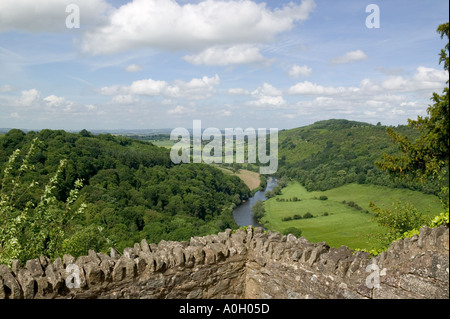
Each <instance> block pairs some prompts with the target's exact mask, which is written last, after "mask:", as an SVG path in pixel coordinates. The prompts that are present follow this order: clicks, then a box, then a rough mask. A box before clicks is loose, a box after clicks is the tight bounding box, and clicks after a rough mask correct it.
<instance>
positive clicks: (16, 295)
mask: <svg viewBox="0 0 450 319" xmlns="http://www.w3.org/2000/svg"><path fill="white" fill-rule="evenodd" d="M22 298H25V299H52V298H57V299H72V298H76V299H85V298H102V299H111V298H114V299H117V298H120V299H122V298H132V299H145V298H159V299H162V298H164V299H215V298H221V299H223V298H227V299H241V298H255V299H267V298H282V299H297V298H320V299H330V298H333V299H335V298H342V299H347V298H351V299H353V298H366V299H394V298H401V299H412V298H420V299H423V298H433V299H436V298H438V299H441V298H449V228H448V226H440V227H438V228H432V229H431V228H427V227H423V228H422V229H421V230H420V235H415V236H413V237H411V238H406V239H403V240H399V241H396V242H394V243H392V244H391V245H390V247H389V249H388V250H387V251H386V252H383V253H382V254H380V255H379V256H376V257H373V256H370V255H369V254H368V253H365V252H360V251H353V250H350V249H349V248H347V247H345V246H342V247H340V248H330V247H329V246H328V245H327V244H326V243H324V242H320V243H311V242H309V241H308V240H306V239H305V238H303V237H301V238H296V237H295V236H293V235H292V234H290V235H287V236H282V235H281V234H280V233H273V232H270V231H268V232H263V230H262V228H252V227H247V229H238V230H237V231H235V232H232V231H231V230H230V229H227V230H226V231H225V232H221V233H219V234H216V235H208V236H204V237H193V238H191V239H190V241H185V242H174V241H164V240H163V241H161V242H160V243H159V244H157V245H156V244H148V243H147V241H146V240H145V239H144V240H142V241H141V242H140V243H136V244H135V245H134V247H132V248H125V249H124V251H123V253H122V254H121V253H119V252H118V251H117V250H115V249H111V252H110V254H109V255H108V254H103V253H96V252H94V251H92V250H91V251H89V253H88V255H87V256H81V257H78V258H74V257H72V256H69V255H64V256H63V258H57V259H56V260H54V261H53V262H51V261H50V260H49V259H48V258H46V257H44V256H41V257H40V258H37V259H33V260H28V261H27V262H26V264H25V265H20V264H19V262H18V261H14V262H13V265H12V267H11V268H9V267H8V266H6V265H0V299H22Z"/></svg>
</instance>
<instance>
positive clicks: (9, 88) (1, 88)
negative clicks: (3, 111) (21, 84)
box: [0, 85, 13, 93]
mask: <svg viewBox="0 0 450 319" xmlns="http://www.w3.org/2000/svg"><path fill="white" fill-rule="evenodd" d="M12 90H13V87H12V86H11V85H2V86H0V93H5V92H11V91H12Z"/></svg>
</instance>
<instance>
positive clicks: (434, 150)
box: [377, 23, 450, 209]
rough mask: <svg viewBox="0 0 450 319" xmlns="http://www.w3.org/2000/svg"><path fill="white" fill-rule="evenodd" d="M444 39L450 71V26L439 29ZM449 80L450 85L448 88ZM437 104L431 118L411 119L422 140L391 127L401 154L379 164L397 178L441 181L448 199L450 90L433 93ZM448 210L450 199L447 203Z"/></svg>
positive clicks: (444, 56)
mask: <svg viewBox="0 0 450 319" xmlns="http://www.w3.org/2000/svg"><path fill="white" fill-rule="evenodd" d="M437 31H438V32H439V34H440V36H441V38H443V37H444V36H446V37H447V44H446V45H445V48H444V49H442V50H441V53H440V60H439V63H442V62H444V69H445V70H446V71H449V56H448V50H449V42H448V38H449V23H445V24H442V25H440V26H439V27H438V29H437ZM448 83H449V82H448V81H447V85H448ZM431 100H432V101H433V102H434V103H433V104H432V105H429V107H428V109H427V114H428V116H426V117H421V116H418V117H417V120H411V119H409V120H408V123H409V126H410V127H411V128H413V129H415V130H417V131H418V132H419V134H420V135H419V137H418V138H417V139H416V140H415V141H414V142H411V141H410V139H408V137H406V136H403V135H402V134H401V133H399V132H396V131H395V130H393V129H391V128H388V129H387V134H388V135H389V136H390V137H391V139H392V140H393V141H394V143H396V144H397V145H398V148H399V150H400V151H401V155H398V156H397V155H389V154H385V155H384V161H382V162H378V163H377V165H378V166H379V167H380V168H381V169H383V170H385V171H387V172H389V173H390V174H391V175H393V176H397V177H400V178H402V179H412V180H415V179H417V180H420V181H421V182H423V181H424V180H428V179H434V180H436V181H438V182H439V186H440V187H441V192H443V193H444V194H443V196H445V195H447V196H446V197H444V198H448V165H449V155H450V150H449V88H448V86H447V87H445V88H444V90H443V94H442V95H439V94H437V93H433V96H432V98H431ZM444 205H445V206H446V207H447V209H448V199H446V200H445V201H444Z"/></svg>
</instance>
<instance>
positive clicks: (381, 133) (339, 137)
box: [277, 120, 439, 194]
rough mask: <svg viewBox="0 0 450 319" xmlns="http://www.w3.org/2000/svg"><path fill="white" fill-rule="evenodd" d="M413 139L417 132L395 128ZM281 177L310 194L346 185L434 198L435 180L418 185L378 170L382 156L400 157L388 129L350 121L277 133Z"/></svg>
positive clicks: (324, 122) (336, 121)
mask: <svg viewBox="0 0 450 319" xmlns="http://www.w3.org/2000/svg"><path fill="white" fill-rule="evenodd" d="M396 130H397V131H398V132H400V133H401V134H403V135H405V136H409V137H411V138H416V137H418V136H419V134H418V132H417V130H414V129H413V128H410V127H408V126H402V125H401V126H398V127H397V128H396ZM279 145H280V147H279V169H278V172H277V175H278V176H279V177H284V178H290V179H292V180H296V181H298V182H300V183H301V184H302V185H303V186H305V187H306V189H307V190H308V191H325V190H329V189H333V188H336V187H339V186H342V185H345V184H349V183H358V184H372V185H380V186H388V187H397V188H410V189H412V190H420V191H423V192H426V193H432V194H437V193H438V192H439V187H438V184H437V182H436V181H430V180H427V181H426V182H427V183H424V184H419V183H413V182H409V181H405V180H393V179H391V178H389V176H388V175H387V174H386V173H385V172H384V171H383V170H381V169H379V168H378V167H377V166H376V165H375V162H376V161H380V160H381V159H382V156H383V154H385V153H386V154H390V155H392V156H394V155H398V154H400V152H399V150H398V149H397V147H396V146H395V145H392V142H391V140H390V138H389V136H387V135H386V127H385V126H382V125H378V126H376V125H371V124H368V123H362V122H355V121H348V120H326V121H319V122H316V123H314V124H312V125H309V126H305V127H300V128H295V129H291V130H285V131H282V132H280V134H279Z"/></svg>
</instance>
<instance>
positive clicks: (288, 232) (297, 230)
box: [283, 227, 302, 238]
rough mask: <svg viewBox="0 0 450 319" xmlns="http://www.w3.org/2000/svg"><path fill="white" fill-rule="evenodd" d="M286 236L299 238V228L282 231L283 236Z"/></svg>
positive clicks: (300, 232)
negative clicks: (290, 235)
mask: <svg viewBox="0 0 450 319" xmlns="http://www.w3.org/2000/svg"><path fill="white" fill-rule="evenodd" d="M288 234H292V235H294V236H295V237H297V238H300V237H301V236H302V230H301V229H299V228H296V227H289V228H286V229H285V230H284V231H283V235H288Z"/></svg>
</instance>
